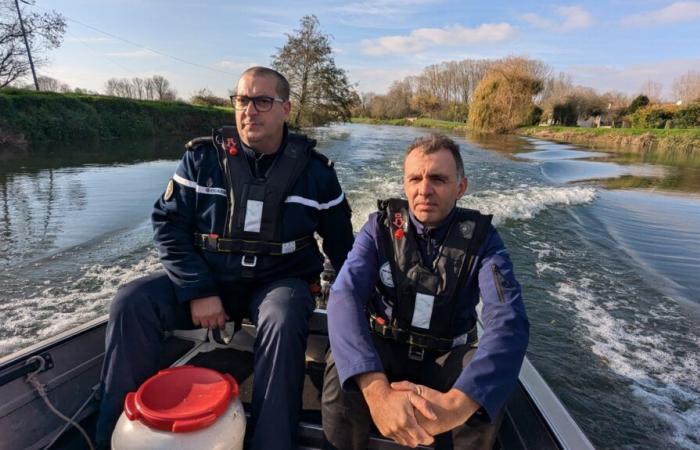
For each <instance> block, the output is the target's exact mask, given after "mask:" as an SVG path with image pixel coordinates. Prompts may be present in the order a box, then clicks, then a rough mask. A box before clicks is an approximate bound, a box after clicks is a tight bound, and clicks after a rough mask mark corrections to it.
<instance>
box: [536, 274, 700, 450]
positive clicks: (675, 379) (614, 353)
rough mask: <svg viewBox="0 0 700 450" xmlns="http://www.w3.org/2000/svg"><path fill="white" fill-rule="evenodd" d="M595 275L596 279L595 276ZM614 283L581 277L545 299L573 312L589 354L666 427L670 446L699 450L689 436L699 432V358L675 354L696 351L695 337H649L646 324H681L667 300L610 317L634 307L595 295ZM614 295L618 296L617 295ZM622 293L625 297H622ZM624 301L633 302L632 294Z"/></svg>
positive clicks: (667, 333)
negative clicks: (630, 313) (629, 314)
mask: <svg viewBox="0 0 700 450" xmlns="http://www.w3.org/2000/svg"><path fill="white" fill-rule="evenodd" d="M599 275H600V274H599ZM601 282H602V283H603V284H608V283H614V281H613V280H607V277H606V276H602V277H600V276H599V277H598V278H597V279H596V280H595V281H594V280H593V279H591V278H587V277H583V278H580V279H578V280H569V281H567V282H560V283H557V285H556V288H557V290H556V291H552V292H550V294H551V295H552V296H553V297H554V298H555V299H557V300H559V301H561V302H562V303H564V304H566V305H568V306H569V307H571V308H573V310H574V312H575V313H576V315H577V317H579V318H580V319H581V320H580V321H579V324H581V325H583V326H584V327H585V328H586V329H587V333H584V334H585V335H586V336H587V337H588V339H589V340H590V341H591V350H592V351H593V353H594V354H596V355H598V356H599V357H600V358H601V359H602V360H603V361H604V362H605V363H606V365H607V366H608V367H609V368H610V369H611V370H613V371H614V372H615V373H617V374H619V375H621V376H623V377H626V378H628V379H630V380H631V381H632V387H631V388H632V392H633V394H634V395H635V396H636V397H638V398H639V399H641V400H642V401H643V402H644V403H646V404H647V405H649V407H650V410H651V411H652V412H653V413H654V414H656V415H657V416H658V417H660V418H661V419H662V420H664V421H665V422H666V423H668V424H669V425H670V426H671V427H672V430H673V437H674V440H675V442H676V443H678V444H679V445H680V446H681V447H683V448H687V449H695V450H697V449H700V442H699V441H698V440H697V437H693V436H694V433H695V432H696V431H697V430H698V429H700V381H699V380H698V379H697V374H698V373H700V356H699V355H698V353H697V352H695V353H682V354H679V352H678V351H677V347H679V343H681V342H686V343H687V345H686V346H684V347H686V348H693V347H694V348H700V339H699V338H698V337H697V336H692V335H687V334H685V333H682V332H679V331H675V330H672V329H668V328H667V329H666V331H664V333H663V335H662V334H660V333H649V327H648V325H647V322H648V321H650V320H663V321H670V322H676V321H683V319H684V317H683V316H682V314H681V313H680V312H679V310H678V309H677V308H676V307H675V303H674V302H673V301H672V299H667V300H669V301H667V302H657V303H655V305H654V306H652V307H651V308H650V309H649V310H647V311H643V312H640V311H636V312H635V314H634V317H633V318H632V320H630V319H622V318H621V317H615V315H614V314H615V312H616V310H617V312H618V313H619V311H620V309H625V307H628V306H629V308H630V309H632V310H634V306H635V305H634V304H630V305H621V297H622V296H617V297H618V298H615V299H610V298H608V299H605V298H601V297H600V296H599V295H596V293H597V292H610V291H611V290H613V288H612V287H611V286H599V285H600V284H601ZM618 294H619V292H618ZM623 294H625V293H623ZM626 294H627V295H624V297H628V298H633V299H634V298H635V296H634V294H635V293H634V292H631V293H626Z"/></svg>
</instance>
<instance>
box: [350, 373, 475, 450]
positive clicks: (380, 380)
mask: <svg viewBox="0 0 700 450" xmlns="http://www.w3.org/2000/svg"><path fill="white" fill-rule="evenodd" d="M365 375H366V377H363V378H362V379H360V380H359V381H360V387H361V389H362V392H363V394H364V397H365V400H366V401H367V405H368V406H369V410H370V414H371V416H372V420H373V421H374V424H375V425H376V426H377V429H378V430H379V432H380V433H381V434H382V435H384V436H386V437H388V438H390V439H393V440H395V441H396V442H397V443H399V444H401V445H405V446H408V447H416V446H418V445H429V444H432V443H433V440H434V439H433V436H435V435H438V434H440V433H444V432H446V431H449V430H451V429H453V428H455V427H457V426H459V425H461V424H463V423H464V422H466V421H467V419H469V417H471V415H472V414H474V412H476V411H477V410H478V409H479V404H478V403H476V402H475V401H474V400H472V399H471V398H469V397H468V396H467V395H466V394H464V393H463V392H461V391H459V390H458V389H451V390H450V391H448V392H445V393H442V392H439V391H436V390H435V389H431V388H429V387H427V386H422V385H417V384H414V383H411V382H409V381H401V382H396V383H391V384H389V382H388V381H387V379H386V376H385V375H384V374H379V373H373V374H365Z"/></svg>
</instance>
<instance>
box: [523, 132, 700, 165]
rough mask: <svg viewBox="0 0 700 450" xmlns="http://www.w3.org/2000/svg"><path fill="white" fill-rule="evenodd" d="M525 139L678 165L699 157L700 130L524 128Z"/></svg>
mask: <svg viewBox="0 0 700 450" xmlns="http://www.w3.org/2000/svg"><path fill="white" fill-rule="evenodd" d="M516 133H517V134H519V135H522V136H530V137H535V138H538V139H548V140H553V141H557V142H565V143H569V144H576V145H581V146H585V147H589V148H597V149H605V150H612V151H620V152H623V153H645V154H646V153H656V154H663V155H664V156H666V157H671V158H673V159H676V160H678V161H682V160H684V159H698V158H699V157H700V128H688V129H673V128H672V129H668V130H666V129H653V128H651V129H650V128H579V127H554V126H552V127H525V128H520V129H518V130H517V131H516Z"/></svg>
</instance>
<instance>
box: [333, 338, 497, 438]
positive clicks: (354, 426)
mask: <svg viewBox="0 0 700 450" xmlns="http://www.w3.org/2000/svg"><path fill="white" fill-rule="evenodd" d="M374 346H375V348H376V349H377V352H378V353H379V357H380V359H381V361H382V365H383V366H384V372H385V374H386V376H387V378H388V379H389V381H390V382H394V381H404V380H408V381H411V382H413V383H417V384H422V385H425V386H428V387H430V388H433V389H436V390H438V391H441V392H447V391H448V390H449V389H450V388H451V387H452V385H453V384H454V382H455V381H456V380H457V377H459V375H460V373H461V372H462V368H463V367H465V366H466V365H467V364H468V363H469V361H470V360H471V359H472V357H473V356H474V353H475V352H476V348H475V347H470V346H467V345H464V346H460V347H455V348H454V349H453V350H452V351H450V352H447V353H445V354H442V355H436V354H434V353H431V352H426V353H425V357H424V359H423V361H415V360H412V359H410V358H409V357H408V345H406V344H401V343H397V342H395V341H391V340H388V339H385V338H380V337H377V336H374ZM321 411H322V417H323V433H324V438H325V445H324V449H327V450H360V449H362V450H364V449H366V448H367V444H368V441H369V435H370V432H371V431H372V429H373V423H372V417H371V415H370V412H369V407H368V406H367V403H366V402H365V399H364V397H363V396H362V392H360V390H359V388H358V387H357V385H356V384H355V383H354V381H348V382H346V386H345V387H341V385H340V378H339V377H338V371H337V370H336V367H335V361H334V360H333V355H332V353H331V352H330V350H329V351H328V353H327V354H326V372H325V375H324V379H323V394H322V398H321ZM495 419H496V420H494V421H490V420H488V417H486V414H485V413H483V412H482V411H477V413H476V414H474V415H473V416H472V417H471V418H470V419H469V420H468V421H467V422H466V423H465V424H464V425H462V426H459V427H457V428H455V429H453V430H452V431H450V432H446V433H443V434H439V435H437V436H435V444H434V445H435V449H436V450H452V449H455V450H457V449H470V450H472V449H479V450H481V449H483V450H487V449H488V450H490V449H492V448H493V444H494V442H495V440H496V435H497V432H498V428H499V426H500V423H501V421H502V419H503V412H500V413H499V415H498V417H496V418H495Z"/></svg>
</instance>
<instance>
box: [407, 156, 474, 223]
mask: <svg viewBox="0 0 700 450" xmlns="http://www.w3.org/2000/svg"><path fill="white" fill-rule="evenodd" d="M403 188H404V191H405V192H406V198H408V206H409V208H410V209H411V211H412V212H413V215H415V216H416V218H417V219H418V220H419V221H420V222H421V223H422V224H423V225H425V226H428V227H432V226H436V225H439V224H440V222H442V221H443V220H444V219H445V217H447V216H448V214H449V213H450V211H452V208H453V207H454V206H455V204H456V203H457V200H458V199H459V198H460V197H462V195H464V192H465V191H466V190H467V179H466V178H464V177H459V176H458V175H457V164H456V163H455V160H454V158H453V157H452V154H451V153H450V151H449V150H446V149H440V150H438V151H437V152H435V153H431V154H425V153H423V150H422V149H421V148H420V147H419V148H416V149H414V150H413V151H412V152H411V153H409V154H408V156H407V157H406V161H405V162H404V178H403Z"/></svg>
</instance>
